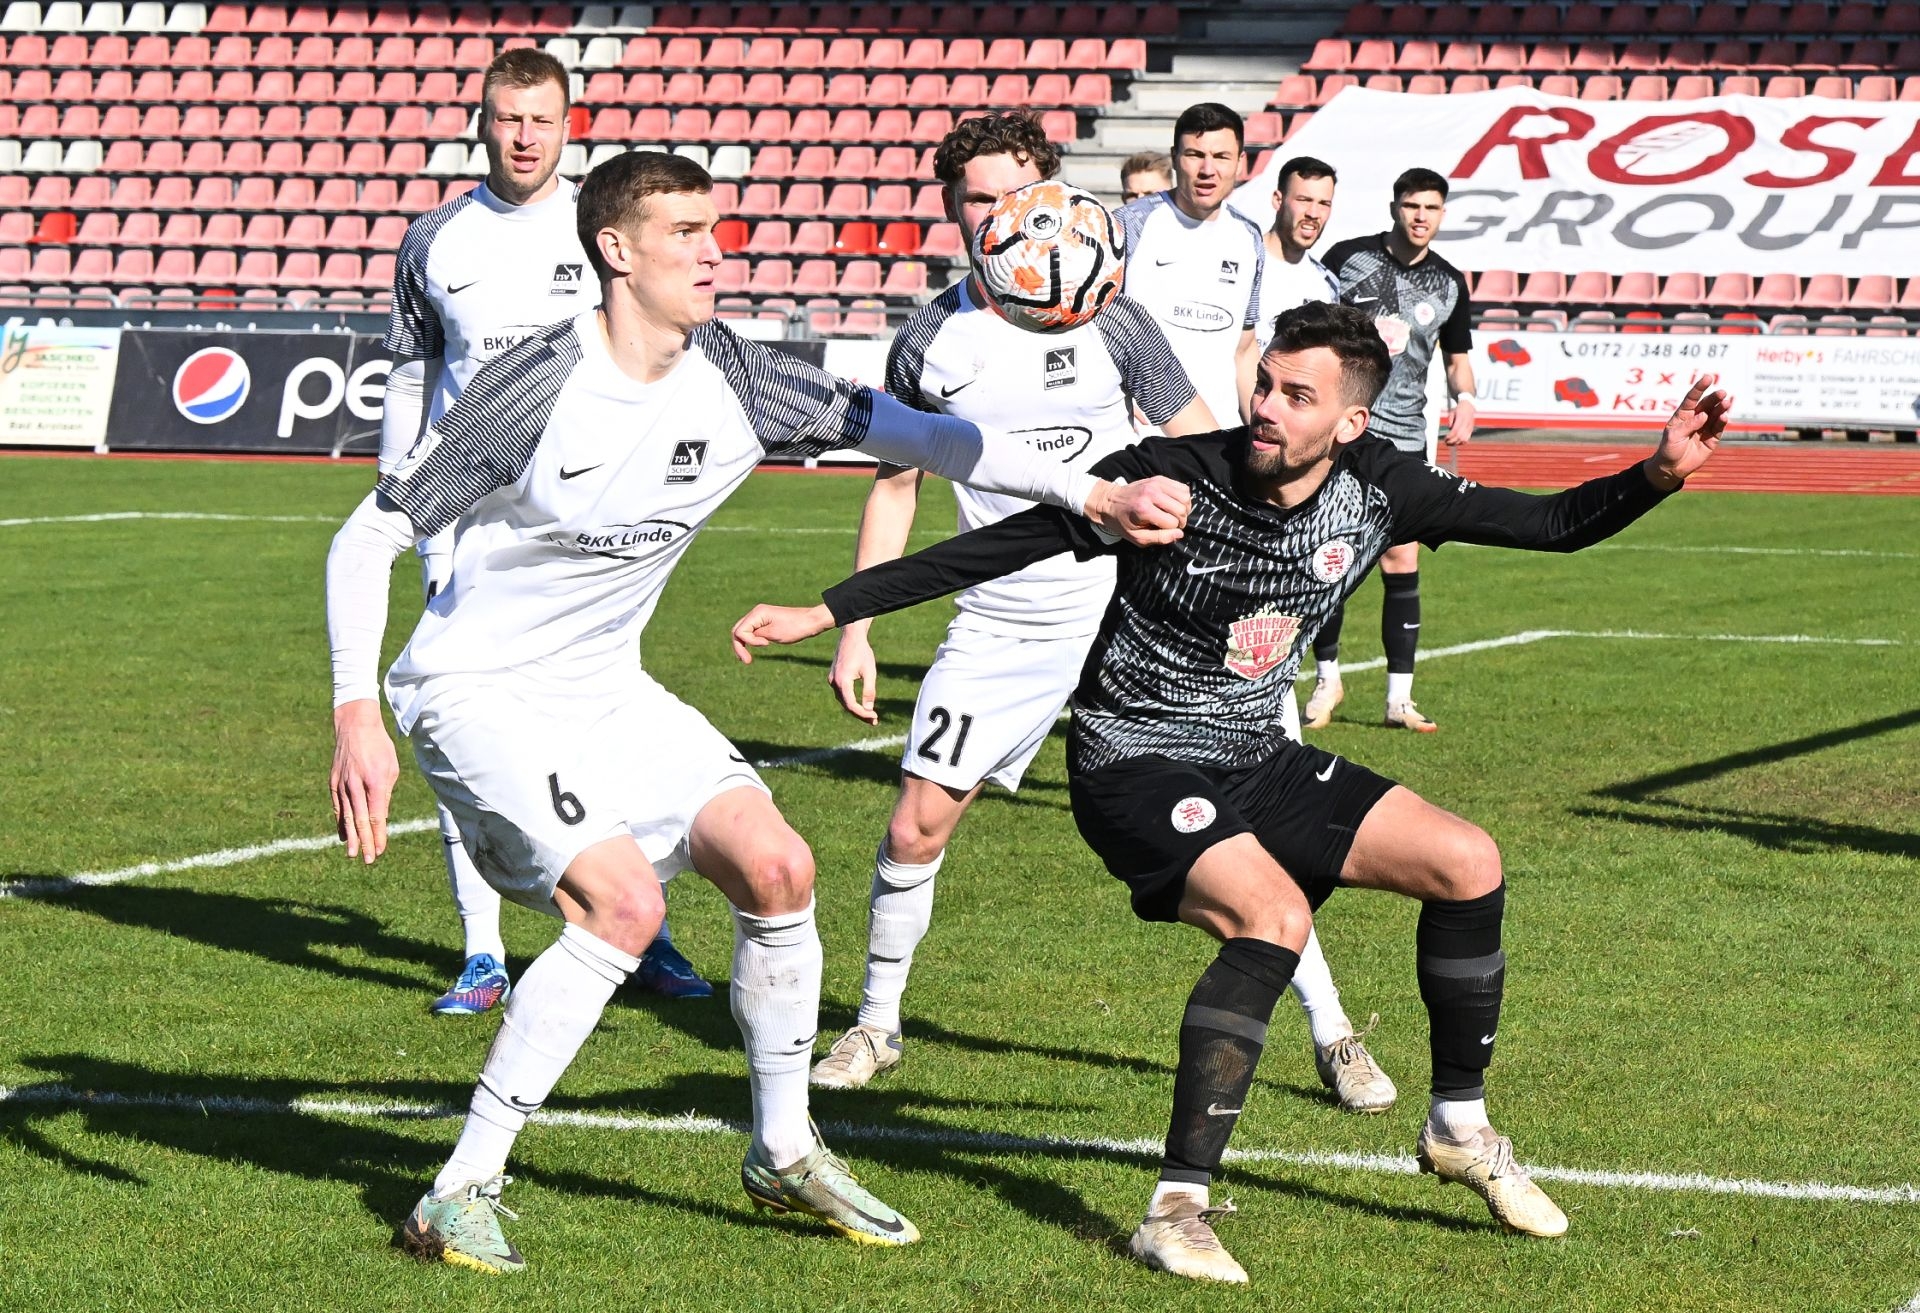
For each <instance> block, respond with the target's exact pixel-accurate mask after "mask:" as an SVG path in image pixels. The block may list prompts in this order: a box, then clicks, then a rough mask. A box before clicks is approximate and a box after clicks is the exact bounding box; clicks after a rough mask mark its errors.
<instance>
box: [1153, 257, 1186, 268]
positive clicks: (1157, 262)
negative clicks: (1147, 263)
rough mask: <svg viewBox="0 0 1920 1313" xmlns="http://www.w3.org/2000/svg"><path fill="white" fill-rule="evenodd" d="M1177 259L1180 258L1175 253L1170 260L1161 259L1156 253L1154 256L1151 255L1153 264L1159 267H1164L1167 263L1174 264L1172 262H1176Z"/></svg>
mask: <svg viewBox="0 0 1920 1313" xmlns="http://www.w3.org/2000/svg"><path fill="white" fill-rule="evenodd" d="M1179 259H1180V257H1179V256H1177V255H1176V256H1174V257H1173V259H1171V260H1162V259H1161V258H1160V257H1159V256H1157V255H1156V256H1154V257H1153V262H1154V264H1155V265H1156V266H1159V267H1161V268H1164V267H1166V266H1167V265H1170V264H1174V263H1177V262H1178V261H1179Z"/></svg>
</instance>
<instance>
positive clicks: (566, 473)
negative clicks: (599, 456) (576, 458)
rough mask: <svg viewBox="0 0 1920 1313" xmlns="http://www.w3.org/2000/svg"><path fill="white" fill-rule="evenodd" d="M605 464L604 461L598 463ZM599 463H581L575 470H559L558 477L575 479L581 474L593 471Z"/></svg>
mask: <svg viewBox="0 0 1920 1313" xmlns="http://www.w3.org/2000/svg"><path fill="white" fill-rule="evenodd" d="M605 464H606V462H605V461H601V462H600V465H605ZM600 465H583V466H581V467H580V468H579V469H577V470H561V471H560V477H561V478H562V479H577V478H579V477H580V476H581V475H582V474H591V473H593V472H594V471H595V470H597V469H599V468H600Z"/></svg>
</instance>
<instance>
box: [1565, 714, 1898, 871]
mask: <svg viewBox="0 0 1920 1313" xmlns="http://www.w3.org/2000/svg"><path fill="white" fill-rule="evenodd" d="M1915 725H1920V710H1914V711H1903V712H1900V713H1898V714H1896V715H1891V716H1880V717H1877V718H1876V719H1873V720H1865V721H1861V722H1860V723H1859V724H1857V725H1847V726H1843V727H1841V728H1839V729H1831V730H1823V731H1821V732H1820V733H1818V734H1808V735H1805V736H1803V737H1801V738H1797V739H1789V740H1787V741H1786V742H1784V743H1772V744H1768V745H1767V746H1765V747H1760V748H1748V749H1744V750H1742V751H1740V752H1730V753H1727V754H1725V755H1723V756H1719V757H1713V758H1710V759H1709V760H1706V761H1702V762H1695V763H1693V764H1692V765H1687V766H1679V767H1675V768H1674V769H1672V770H1665V771H1660V772H1658V773H1656V774H1653V775H1645V776H1642V777H1641V778H1639V779H1636V780H1626V781H1623V782H1622V783H1619V784H1610V785H1608V786H1607V787H1606V788H1603V789H1596V790H1594V791H1593V794H1592V796H1593V797H1595V798H1603V799H1607V800H1609V801H1612V802H1621V803H1628V804H1633V805H1636V806H1638V807H1641V808H1667V809H1669V810H1666V811H1647V810H1639V811H1636V810H1631V809H1630V808H1628V807H1577V808H1573V809H1572V811H1573V814H1574V815H1576V816H1583V817H1590V818H1593V819H1597V820H1612V821H1626V822H1628V823H1630V824H1634V825H1645V826H1649V827H1651V828H1655V829H1664V830H1676V831H1696V832H1700V831H1704V832H1718V833H1723V834H1731V835H1735V836H1737V837H1739V838H1742V839H1745V840H1747V841H1748V842H1750V843H1752V844H1754V845H1756V846H1758V847H1761V848H1771V849H1775V850H1778V851H1782V852H1797V853H1817V852H1824V851H1830V850H1832V849H1836V848H1839V849H1847V850H1850V851H1854V852H1864V853H1876V854H1881V855H1884V856H1889V857H1911V856H1913V855H1914V854H1915V853H1916V852H1920V835H1916V834H1914V833H1911V832H1907V831H1900V830H1884V829H1881V828H1879V827H1878V826H1873V825H1860V824H1855V823H1852V822H1847V821H1824V820H1820V819H1819V818H1817V817H1812V816H1800V815H1795V814H1793V813H1791V812H1768V811H1758V810H1752V809H1747V808H1740V807H1727V806H1710V805H1709V806H1702V805H1699V804H1695V803H1689V802H1682V801H1679V800H1676V799H1673V798H1670V797H1664V796H1662V795H1663V794H1665V793H1666V792H1667V791H1668V790H1670V789H1677V788H1681V787H1684V786H1686V785H1689V784H1703V783H1706V782H1708V781H1711V780H1717V779H1720V778H1722V777H1724V776H1728V775H1732V774H1734V773H1736V772H1738V771H1742V770H1747V769H1750V768H1752V767H1755V766H1766V765H1771V764H1773V763H1775V762H1780V761H1787V760H1790V759H1792V758H1794V757H1804V756H1810V755H1812V754H1813V753H1816V752H1823V751H1825V750H1826V749H1828V748H1835V747H1839V746H1841V745H1842V744H1847V743H1855V742H1858V741H1860V740H1862V739H1870V738H1876V737H1878V736H1880V735H1882V734H1892V733H1895V732H1897V731H1900V730H1903V729H1910V728H1912V727H1913V726H1915Z"/></svg>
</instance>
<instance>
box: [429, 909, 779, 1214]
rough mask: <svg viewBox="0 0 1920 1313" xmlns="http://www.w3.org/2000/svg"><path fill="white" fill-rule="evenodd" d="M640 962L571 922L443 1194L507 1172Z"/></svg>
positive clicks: (530, 996)
mask: <svg viewBox="0 0 1920 1313" xmlns="http://www.w3.org/2000/svg"><path fill="white" fill-rule="evenodd" d="M639 965H640V959H638V958H636V957H631V956H629V955H628V954H626V953H623V952H621V951H620V950H619V949H617V948H615V947H614V946H613V945H612V944H609V943H608V942H607V941H606V940H604V939H601V938H598V937H597V936H595V935H593V934H590V933H589V932H587V931H586V930H583V929H582V928H580V927H579V926H576V925H570V926H567V927H566V928H565V929H564V930H562V931H561V932H560V938H559V939H558V940H557V941H555V943H554V945H553V947H551V948H549V949H548V950H547V951H546V952H544V953H542V954H541V955H540V956H539V957H537V958H535V959H534V960H533V965H531V966H529V967H528V968H527V969H526V970H525V971H524V972H522V973H521V975H520V982H519V983H518V984H517V985H515V986H514V988H513V996H512V997H511V998H509V999H508V1000H507V1007H506V1013H505V1015H504V1016H502V1017H501V1018H500V1033H499V1034H497V1035H495V1036H494V1039H493V1047H492V1048H491V1049H488V1050H487V1061H486V1064H485V1065H484V1066H482V1067H481V1068H480V1083H479V1084H478V1085H477V1086H475V1087H474V1091H473V1102H472V1104H471V1105H469V1107H468V1110H467V1123H466V1125H465V1126H464V1127H462V1128H461V1131H460V1140H459V1142H458V1143H457V1144H455V1145H454V1147H453V1157H451V1158H449V1159H448V1160H447V1165H446V1166H445V1167H443V1168H441V1169H440V1175H439V1176H437V1177H435V1178H434V1182H433V1193H434V1194H435V1195H436V1196H437V1197H439V1198H446V1197H447V1196H448V1195H449V1194H451V1193H452V1192H454V1191H455V1190H458V1189H460V1188H461V1187H462V1186H464V1185H466V1184H467V1183H468V1182H470V1181H486V1180H490V1179H491V1178H493V1177H495V1176H498V1175H499V1174H500V1171H501V1169H502V1168H504V1167H505V1166H506V1163H507V1154H508V1152H509V1151H510V1150H511V1149H512V1148H513V1141H514V1138H515V1137H516V1136H518V1135H519V1134H520V1128H521V1127H523V1126H525V1125H526V1124H527V1114H528V1113H531V1112H533V1111H535V1110H536V1109H537V1108H539V1106H540V1105H541V1104H542V1103H545V1102H546V1100H547V1095H548V1094H550V1093H552V1091H553V1087H554V1084H555V1083H556V1082H557V1081H558V1080H559V1079H560V1075H561V1073H562V1072H564V1071H566V1069H567V1065H568V1064H569V1063H571V1062H572V1061H573V1057H574V1055H575V1054H576V1053H578V1052H579V1051H580V1046H581V1045H582V1044H584V1043H586V1040H587V1036H588V1035H590V1034H592V1033H593V1028H594V1026H596V1025H597V1024H599V1021H600V1013H601V1012H602V1011H603V1010H604V1009H605V1008H606V1006H607V1000H608V999H610V998H612V997H613V991H614V990H615V989H616V988H617V987H618V986H619V984H620V982H621V981H623V980H625V979H626V978H627V977H628V975H630V974H632V972H633V969H634V968H635V967H637V966H639ZM816 979H817V977H816Z"/></svg>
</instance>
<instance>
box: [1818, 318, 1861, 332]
mask: <svg viewBox="0 0 1920 1313" xmlns="http://www.w3.org/2000/svg"><path fill="white" fill-rule="evenodd" d="M1817 323H1818V327H1816V328H1815V329H1814V330H1813V335H1814V336H1815V337H1855V336H1858V334H1859V332H1860V329H1861V327H1862V325H1861V323H1860V321H1859V320H1858V319H1856V318H1854V317H1853V316H1852V315H1840V314H1834V315H1821V316H1820V318H1819V320H1818V321H1817Z"/></svg>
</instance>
